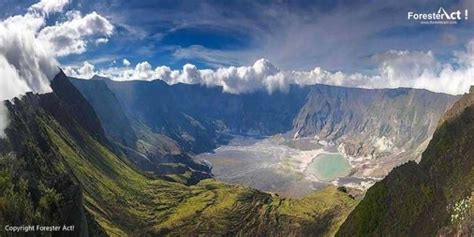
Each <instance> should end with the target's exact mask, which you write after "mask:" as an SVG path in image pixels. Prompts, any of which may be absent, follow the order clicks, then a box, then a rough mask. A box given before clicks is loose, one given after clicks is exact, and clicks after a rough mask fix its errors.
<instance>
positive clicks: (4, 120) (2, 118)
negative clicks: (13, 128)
mask: <svg viewBox="0 0 474 237" xmlns="http://www.w3.org/2000/svg"><path fill="white" fill-rule="evenodd" d="M8 123H9V121H8V112H7V108H6V107H5V104H4V103H3V102H1V103H0V138H3V137H5V133H4V132H5V128H7V125H8Z"/></svg>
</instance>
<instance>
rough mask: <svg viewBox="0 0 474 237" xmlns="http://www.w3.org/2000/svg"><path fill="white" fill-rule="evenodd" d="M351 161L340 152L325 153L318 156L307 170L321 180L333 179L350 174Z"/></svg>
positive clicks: (308, 173) (306, 171)
mask: <svg viewBox="0 0 474 237" xmlns="http://www.w3.org/2000/svg"><path fill="white" fill-rule="evenodd" d="M350 172H351V166H350V164H349V162H348V161H347V160H346V159H345V158H344V156H342V155H341V154H338V153H323V154H320V155H318V156H316V157H315V158H314V159H313V161H312V162H311V163H310V164H309V165H308V167H307V168H306V170H305V173H306V174H307V175H314V176H315V177H316V178H318V179H319V180H321V181H332V180H335V179H337V178H339V177H344V176H347V175H349V174H350Z"/></svg>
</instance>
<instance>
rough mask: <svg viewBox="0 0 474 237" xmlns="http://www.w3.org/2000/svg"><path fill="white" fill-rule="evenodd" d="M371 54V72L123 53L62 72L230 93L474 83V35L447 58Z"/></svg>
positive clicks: (453, 90) (450, 87)
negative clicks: (108, 62) (202, 65)
mask: <svg viewBox="0 0 474 237" xmlns="http://www.w3.org/2000/svg"><path fill="white" fill-rule="evenodd" d="M370 59H371V60H372V61H373V63H374V64H375V66H376V67H375V70H374V72H373V73H372V74H371V75H366V74H361V73H344V72H330V71H327V70H324V69H322V68H320V67H316V68H314V69H313V70H310V71H283V70H280V69H278V68H277V67H276V66H274V65H273V64H271V63H270V62H269V61H268V60H265V59H259V60H257V61H256V62H255V63H254V64H253V65H251V66H241V67H222V68H218V69H215V70H211V69H198V68H197V67H196V66H195V65H192V64H186V65H184V66H183V68H182V69H181V70H172V69H170V68H169V67H167V66H157V67H155V68H153V66H152V65H151V64H150V63H148V62H146V61H145V62H140V63H138V64H136V66H135V67H134V68H133V67H129V66H130V65H131V63H130V62H129V61H128V60H127V59H124V60H123V65H124V66H123V67H111V68H107V69H102V70H95V67H94V65H92V64H90V63H88V62H85V63H84V64H83V65H82V66H80V67H67V68H66V73H67V74H69V75H71V76H74V77H79V78H84V79H88V78H90V77H92V76H93V75H95V74H99V75H101V76H104V77H109V78H111V79H113V80H118V81H125V80H155V79H160V80H163V81H165V82H167V83H168V84H176V83H188V84H202V85H206V86H210V87H212V86H222V87H223V90H224V91H225V92H228V93H234V94H238V93H248V92H252V91H255V90H258V89H264V90H267V91H268V92H269V93H272V92H274V91H276V90H280V91H286V90H288V88H289V85H291V84H295V85H301V86H303V85H312V84H316V83H321V84H328V85H337V86H348V87H361V88H397V87H413V88H420V89H427V90H431V91H435V92H444V93H449V94H461V93H464V92H467V91H468V90H469V87H470V85H472V84H474V40H471V41H470V42H468V43H467V44H466V47H465V49H464V50H463V51H459V52H454V53H453V55H452V59H451V60H450V61H447V62H441V61H440V60H438V59H437V58H436V57H435V55H434V54H433V53H432V52H431V51H427V52H423V51H397V50H390V51H388V52H384V53H380V54H376V55H373V56H371V58H370Z"/></svg>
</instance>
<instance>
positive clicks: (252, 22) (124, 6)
mask: <svg viewBox="0 0 474 237" xmlns="http://www.w3.org/2000/svg"><path fill="white" fill-rule="evenodd" d="M34 2H35V1H17V0H15V1H14V0H7V1H2V3H0V8H1V9H3V10H0V11H2V12H1V13H2V14H1V15H2V16H3V17H5V16H9V15H15V14H20V13H21V12H22V11H24V9H27V8H28V6H30V5H31V4H33V3H34ZM388 2H390V3H388ZM440 6H443V7H444V8H446V9H453V10H454V9H458V8H459V9H469V8H471V7H472V6H473V4H472V1H469V0H466V1H424V0H422V1H408V0H400V1H150V0H148V1H146V0H145V1H126V0H106V1H90V0H72V2H71V4H68V5H67V6H66V7H65V10H68V9H75V10H79V11H80V12H81V13H83V14H87V13H89V12H92V11H96V12H97V13H98V14H100V15H102V16H104V17H106V18H107V19H108V20H109V21H110V22H111V23H112V24H113V25H114V26H115V30H114V34H113V35H112V36H111V37H110V38H109V42H108V43H107V44H100V45H97V46H96V45H93V44H89V45H88V50H87V51H86V52H85V53H82V54H72V55H68V56H66V57H62V58H59V61H60V62H61V63H63V64H66V65H67V64H78V63H81V62H82V61H84V60H88V61H89V62H94V64H95V65H96V67H106V66H108V65H110V64H111V62H112V61H113V60H116V61H120V60H122V58H127V59H128V60H129V61H130V62H132V64H136V63H138V62H142V61H145V60H146V61H148V62H150V63H151V64H152V65H168V66H170V67H171V68H181V67H182V66H183V65H184V64H185V63H192V64H195V65H196V66H198V67H199V68H216V67H220V66H229V65H235V66H239V65H250V64H252V63H253V62H254V61H255V60H257V59H259V58H266V59H268V60H269V61H271V62H272V63H273V64H275V65H277V66H278V67H280V68H282V69H287V70H300V69H309V68H314V67H315V66H321V67H323V68H326V69H328V70H344V71H347V72H353V71H366V70H370V69H371V67H372V64H371V62H370V60H368V58H370V56H371V55H373V54H376V53H380V52H384V51H387V50H392V49H395V50H421V51H426V50H432V51H433V52H434V53H435V54H436V55H440V56H441V57H442V56H443V55H449V52H451V51H453V50H457V49H461V48H462V47H463V46H464V45H465V43H466V41H467V40H468V39H470V38H473V36H474V33H473V32H474V31H473V30H472V29H473V26H474V24H473V20H471V19H470V20H468V21H461V22H459V24H457V25H448V26H445V25H421V24H419V23H418V22H411V21H408V20H407V19H406V17H407V12H408V11H410V10H411V11H420V12H421V11H424V12H431V11H435V10H437V9H438V8H439V7H440ZM471 12H472V14H473V16H472V18H473V19H474V9H472V10H471ZM61 17H62V16H61V15H60V14H57V15H52V16H51V17H50V18H48V21H50V22H54V21H55V20H57V19H60V18H61ZM446 60H449V56H446Z"/></svg>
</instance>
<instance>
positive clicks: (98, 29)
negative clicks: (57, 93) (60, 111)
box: [0, 0, 113, 136]
mask: <svg viewBox="0 0 474 237" xmlns="http://www.w3.org/2000/svg"><path fill="white" fill-rule="evenodd" d="M68 3H69V1H68V0H42V1H40V2H38V3H36V4H34V5H32V6H31V7H30V8H28V10H27V12H26V13H25V14H24V15H16V16H11V17H8V18H6V19H4V20H2V21H0V75H1V78H0V101H3V100H6V99H11V98H13V97H15V96H19V95H22V94H25V93H26V92H28V91H33V92H37V93H46V92H49V91H50V90H51V88H50V86H49V80H50V79H51V78H53V77H54V75H55V74H57V73H58V71H59V68H58V65H59V63H58V61H57V60H56V57H57V56H66V55H69V54H77V53H82V52H84V51H85V50H86V47H87V42H88V40H89V39H90V38H91V37H93V36H102V37H103V36H110V35H111V34H112V31H113V26H112V24H110V22H108V21H107V19H105V18H103V17H102V16H100V15H98V14H97V13H95V12H92V13H90V14H87V15H85V16H82V15H81V14H80V13H79V12H77V11H69V12H67V13H65V14H66V19H65V20H64V21H61V22H56V23H55V24H54V25H47V23H46V22H47V19H48V17H49V16H50V15H51V14H55V13H60V12H62V11H63V8H64V6H65V5H66V4H68ZM6 113H7V111H6V109H5V108H4V105H3V103H2V105H0V136H1V135H2V134H3V129H4V128H5V127H6V126H7V121H8V118H7V115H6Z"/></svg>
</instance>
